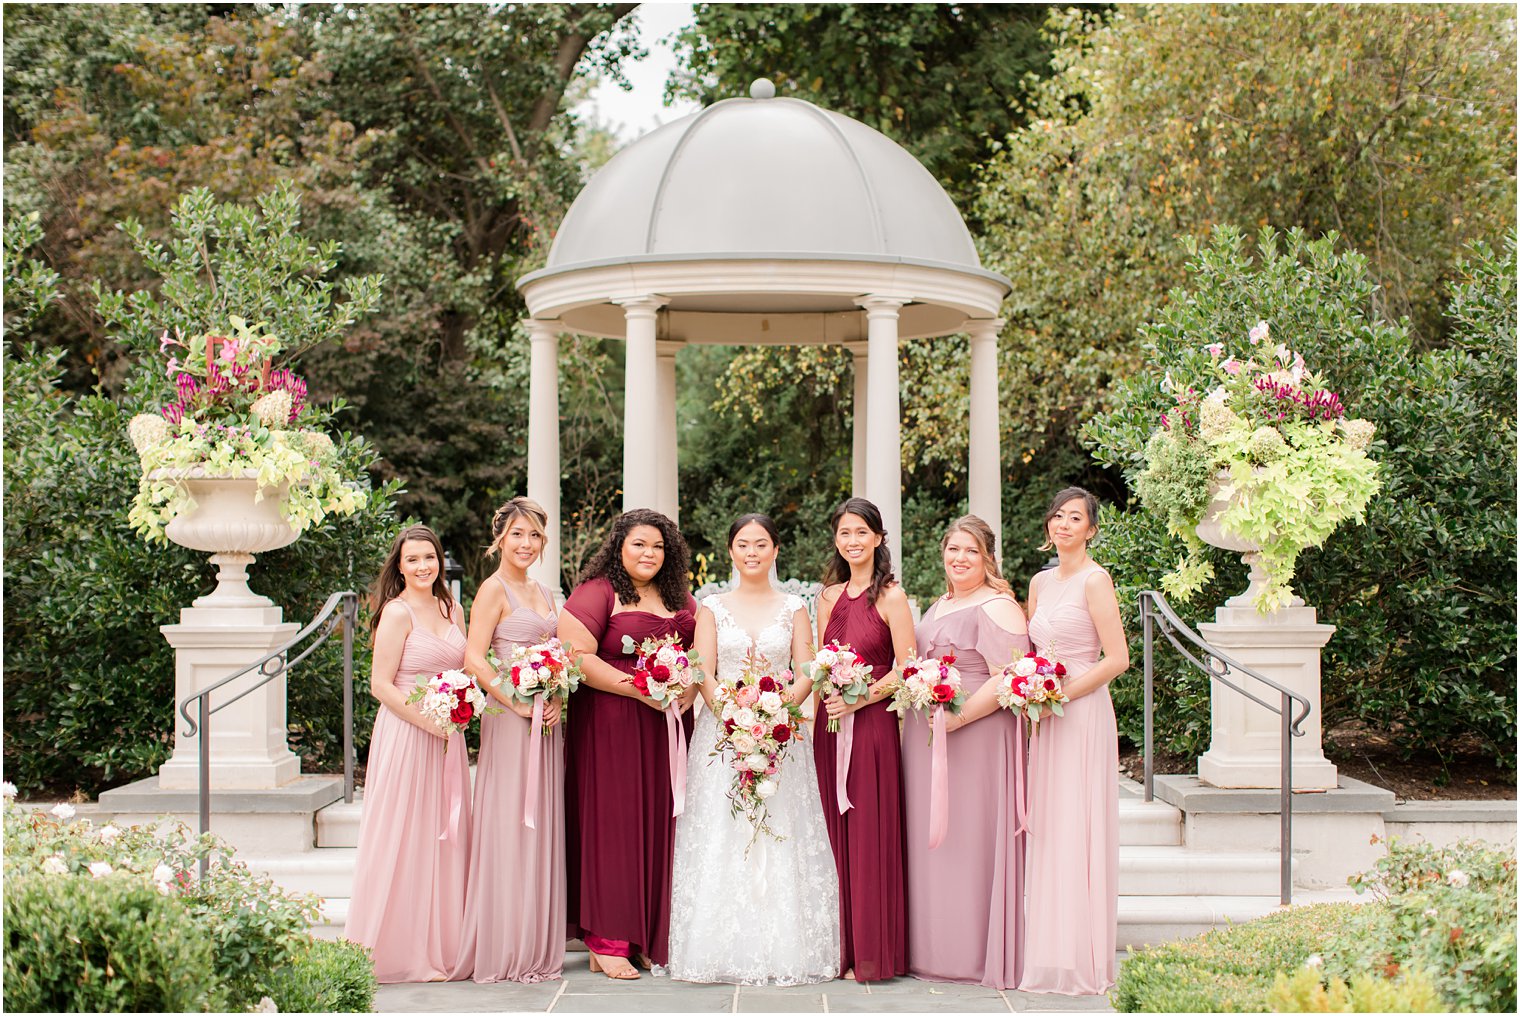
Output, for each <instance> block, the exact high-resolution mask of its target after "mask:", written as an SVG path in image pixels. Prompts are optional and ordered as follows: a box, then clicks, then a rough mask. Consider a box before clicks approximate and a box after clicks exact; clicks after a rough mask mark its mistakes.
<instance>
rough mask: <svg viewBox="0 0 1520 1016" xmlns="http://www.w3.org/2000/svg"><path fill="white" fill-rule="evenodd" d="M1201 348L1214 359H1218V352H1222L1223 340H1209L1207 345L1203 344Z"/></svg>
mask: <svg viewBox="0 0 1520 1016" xmlns="http://www.w3.org/2000/svg"><path fill="white" fill-rule="evenodd" d="M1203 348H1204V349H1206V350H1208V351H1209V356H1211V357H1213V358H1214V359H1216V360H1217V359H1219V357H1220V354H1222V353H1223V352H1224V343H1223V342H1210V343H1209V344H1208V345H1207V346H1204V347H1203Z"/></svg>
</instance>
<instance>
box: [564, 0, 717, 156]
mask: <svg viewBox="0 0 1520 1016" xmlns="http://www.w3.org/2000/svg"><path fill="white" fill-rule="evenodd" d="M637 17H638V21H639V40H640V42H642V43H643V45H644V48H645V49H647V50H649V55H648V56H647V57H645V58H644V59H642V60H639V61H637V62H632V63H629V64H627V65H626V66H625V67H624V73H626V74H627V76H628V80H629V81H630V82H632V84H633V91H631V92H625V91H623V90H622V89H621V88H619V87H618V86H617V85H615V84H613V83H612V82H610V81H603V82H602V83H601V84H599V85H598V86H597V87H596V88H595V89H594V90H593V91H592V93H591V95H590V98H588V99H587V100H586V102H585V103H583V104H582V105H581V107H580V108H579V109H578V110H577V112H581V113H586V112H589V110H587V108H586V107H588V106H593V107H595V109H596V114H595V119H597V120H599V121H601V122H602V123H604V124H606V125H607V126H608V127H609V128H611V130H612V132H613V133H614V134H615V135H616V136H617V138H618V140H619V141H620V142H622V143H623V144H627V143H628V142H630V141H635V140H637V139H638V138H639V137H641V136H642V135H644V134H647V133H649V132H650V131H652V130H654V129H655V128H656V127H658V126H660V125H661V124H666V123H669V122H670V121H672V120H678V119H680V118H681V117H683V116H685V115H686V114H688V113H695V112H696V111H697V110H698V109H700V108H701V107H700V106H698V105H697V104H696V103H694V102H685V101H682V102H678V103H676V104H675V105H674V106H666V105H664V104H663V97H664V93H665V80H666V78H668V77H669V76H670V72H671V71H672V70H673V69H674V68H675V65H676V57H675V52H674V51H673V50H672V49H671V47H670V43H669V42H668V41H667V40H668V38H669V36H671V35H672V34H673V33H674V32H675V31H676V30H677V29H679V28H684V27H685V26H687V25H689V24H691V21H692V11H691V4H689V3H646V4H640V5H639V9H638V11H637Z"/></svg>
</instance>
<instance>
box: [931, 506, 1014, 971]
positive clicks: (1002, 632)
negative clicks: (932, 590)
mask: <svg viewBox="0 0 1520 1016" xmlns="http://www.w3.org/2000/svg"><path fill="white" fill-rule="evenodd" d="M993 541H994V537H993V534H992V529H991V527H990V526H988V525H987V523H985V522H983V521H982V520H981V519H979V518H977V517H976V516H975V515H967V516H965V517H964V518H961V519H958V520H956V521H955V522H953V523H951V525H950V529H949V531H948V532H947V533H946V534H945V538H944V541H943V542H942V543H941V545H940V549H941V552H942V554H943V556H944V561H945V581H946V583H947V584H948V585H949V587H950V589H949V592H948V593H946V594H945V595H944V596H943V597H942V598H940V599H939V600H936V601H935V602H934V605H933V606H931V607H930V608H929V611H928V613H926V614H925V615H924V617H923V620H921V621H920V622H919V623H918V631H917V641H918V648H919V652H921V653H923V654H924V655H925V656H935V657H942V656H944V655H945V654H947V653H949V654H953V655H954V657H955V667H956V669H957V670H959V671H960V674H961V686H962V687H963V689H964V690H965V692H966V695H967V698H966V703H965V705H964V706H963V707H962V709H961V712H960V714H959V715H949V716H946V723H945V732H946V744H945V749H946V755H945V763H946V765H945V769H946V771H947V775H948V785H947V793H946V795H945V805H946V810H947V821H946V824H945V831H944V838H943V840H941V841H940V843H939V845H938V846H935V847H931V846H930V841H931V840H930V830H931V801H932V791H931V775H932V772H933V749H932V748H931V747H930V744H929V732H930V731H929V724H928V722H927V721H925V720H924V719H923V717H921V716H919V715H918V714H917V713H910V714H909V715H908V717H907V719H906V720H905V721H904V722H903V772H904V776H905V782H906V784H907V786H906V794H907V815H908V910H909V912H911V913H912V914H913V923H912V924H911V925H909V927H908V955H909V956H910V957H911V959H912V962H911V964H910V966H909V969H910V971H911V972H912V974H913V976H914V977H920V978H923V979H925V980H930V981H957V982H960V983H962V984H984V985H986V986H987V987H989V988H1012V987H1014V986H1015V985H1017V984H1018V983H1019V972H1020V967H1021V965H1022V963H1023V953H1024V830H1023V826H1024V815H1023V811H1024V808H1023V805H1024V785H1023V783H1024V751H1025V747H1024V727H1023V724H1022V723H1021V722H1020V721H1019V719H1018V717H1016V716H1014V714H1013V713H1010V712H1008V711H1007V710H1005V709H1000V708H999V707H998V704H997V685H996V682H994V681H992V680H990V677H991V674H992V672H994V671H996V670H998V669H1001V668H1002V667H1003V666H1004V665H1005V664H1006V663H1008V661H1009V660H1011V659H1013V658H1015V657H1019V656H1023V655H1024V654H1025V653H1026V652H1028V651H1029V636H1028V634H1026V632H1025V624H1024V612H1023V611H1022V610H1020V609H1019V605H1018V604H1017V603H1015V602H1014V600H1013V597H1012V595H1011V594H1010V593H1009V591H1008V583H1007V582H1005V581H1004V580H1003V576H1002V574H1001V573H1000V572H999V571H998V565H997V558H996V557H995V556H994V546H995V544H994V542H993Z"/></svg>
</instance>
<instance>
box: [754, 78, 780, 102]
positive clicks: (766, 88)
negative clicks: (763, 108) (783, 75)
mask: <svg viewBox="0 0 1520 1016" xmlns="http://www.w3.org/2000/svg"><path fill="white" fill-rule="evenodd" d="M749 97H750V98H751V99H774V98H775V97H776V83H775V82H774V81H772V80H771V79H770V78H756V79H755V80H754V81H752V82H750V86H749Z"/></svg>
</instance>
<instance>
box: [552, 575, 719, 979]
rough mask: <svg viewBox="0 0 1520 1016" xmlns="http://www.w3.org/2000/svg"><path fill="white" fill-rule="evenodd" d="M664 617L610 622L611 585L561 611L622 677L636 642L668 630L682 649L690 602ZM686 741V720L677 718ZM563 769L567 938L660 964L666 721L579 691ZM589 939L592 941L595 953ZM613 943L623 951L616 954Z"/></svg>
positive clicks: (665, 941)
mask: <svg viewBox="0 0 1520 1016" xmlns="http://www.w3.org/2000/svg"><path fill="white" fill-rule="evenodd" d="M686 601H687V602H686V606H685V609H683V610H680V611H678V612H677V613H676V614H675V616H673V617H662V616H660V615H658V614H651V613H648V612H647V611H642V610H625V611H622V612H620V613H617V614H614V613H613V608H614V605H615V603H616V595H615V594H614V592H613V589H612V583H611V582H609V581H607V580H606V579H602V578H597V579H592V580H591V581H589V582H584V583H582V584H581V585H580V586H578V587H576V589H575V591H574V592H572V593H571V594H570V598H569V599H568V600H567V601H566V602H565V610H566V611H567V612H569V613H570V614H572V615H574V616H575V617H576V618H577V619H578V620H579V621H580V622H581V623H582V624H584V625H585V626H586V630H587V631H589V632H590V633H591V635H592V637H593V638H595V639H596V640H597V656H599V657H600V658H601V659H602V660H604V661H606V662H607V663H609V664H611V665H612V666H613V667H614V668H616V669H617V670H620V671H622V672H623V673H625V674H632V673H633V668H634V657H632V656H629V655H625V654H624V653H623V648H622V643H623V636H625V635H627V636H629V637H630V638H632V639H633V641H634V642H635V643H638V642H641V641H643V640H644V639H646V638H651V637H654V638H659V637H662V636H665V635H668V634H671V633H672V632H674V633H675V634H677V635H678V636H680V639H681V643H682V644H683V645H685V646H690V645H691V637H692V633H693V631H694V630H695V628H696V618H695V613H696V606H697V605H696V601H695V600H693V599H692V598H691V597H690V596H688V597H687V598H686ZM685 730H686V733H685V736H686V738H687V739H688V740H689V739H690V736H691V714H690V713H689V712H688V713H687V714H686V717H685ZM566 736H567V744H566V748H567V753H568V758H567V760H566V766H565V783H566V802H565V841H566V848H567V849H566V868H567V874H568V876H569V879H568V883H569V924H570V933H571V934H572V935H576V936H579V937H581V938H583V939H588V941H587V945H588V946H590V947H591V948H592V949H593V950H594V951H597V952H613V953H614V954H617V952H616V951H617V950H619V949H623V950H625V951H631V952H642V953H643V954H644V955H645V956H647V957H648V958H649V959H650V960H651V961H652V962H654V963H658V964H661V965H664V964H667V963H668V962H669V955H668V953H669V943H670V880H671V862H672V852H673V850H674V846H675V838H676V837H675V834H676V820H675V818H674V817H672V814H671V808H672V799H671V793H670V748H669V740H668V734H667V733H666V723H665V717H664V716H663V715H662V714H661V713H659V712H656V711H655V710H653V709H651V708H649V707H648V706H647V705H644V704H643V703H641V702H637V701H635V700H634V699H632V698H629V697H628V696H626V695H616V694H613V693H612V692H604V691H598V690H597V689H595V688H593V687H591V686H590V685H589V684H582V685H581V686H580V688H579V689H578V690H577V691H576V693H575V694H574V695H572V696H571V697H570V717H569V723H568V729H567V732H566ZM592 939H596V940H601V943H602V948H596V943H595V942H593V941H591V940H592ZM622 943H627V946H626V947H625V946H623V945H622Z"/></svg>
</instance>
